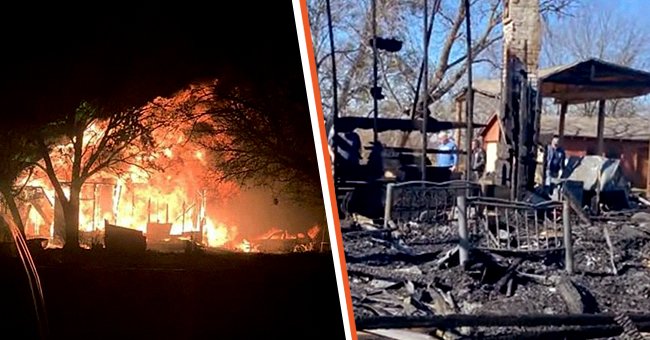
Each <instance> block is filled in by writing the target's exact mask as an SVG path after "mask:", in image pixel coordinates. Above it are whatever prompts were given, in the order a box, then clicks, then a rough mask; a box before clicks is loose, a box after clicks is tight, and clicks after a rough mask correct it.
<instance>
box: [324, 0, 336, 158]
mask: <svg viewBox="0 0 650 340" xmlns="http://www.w3.org/2000/svg"><path fill="white" fill-rule="evenodd" d="M326 4H327V28H328V30H329V35H330V37H329V38H330V53H331V54H332V105H333V106H334V107H333V110H332V128H333V129H334V136H336V135H337V131H336V125H337V124H336V121H337V120H338V118H339V104H338V102H339V98H338V96H339V95H338V80H337V78H336V50H335V49H334V28H333V25H332V10H331V7H330V0H327V1H326ZM326 133H329V132H327V131H326ZM326 137H327V136H326ZM336 144H337V143H336V138H332V148H333V149H334V154H336V150H337V148H336ZM337 160H338V157H336V156H334V164H333V165H334V169H336V168H337V166H336V163H337Z"/></svg>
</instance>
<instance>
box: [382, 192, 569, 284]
mask: <svg viewBox="0 0 650 340" xmlns="http://www.w3.org/2000/svg"><path fill="white" fill-rule="evenodd" d="M473 188H478V185H477V184H476V183H472V182H469V181H463V180H460V181H449V182H442V183H435V182H427V181H411V182H403V183H396V184H393V183H391V184H388V186H387V191H386V204H385V207H384V227H385V228H388V227H389V222H391V221H393V218H394V211H393V209H394V205H395V202H396V200H397V199H398V198H396V197H399V195H401V194H404V193H405V192H406V193H409V192H413V193H414V194H415V195H414V199H415V200H416V201H417V200H420V202H421V203H422V204H416V205H413V204H412V202H408V203H410V204H406V206H408V207H409V208H410V210H412V211H415V212H419V214H420V216H422V213H425V212H430V211H434V212H435V214H434V216H438V215H439V213H440V212H441V211H443V212H445V213H447V212H449V208H454V209H457V210H458V234H459V245H460V262H461V263H464V262H466V261H467V260H468V254H469V250H470V249H471V248H477V249H484V250H488V251H507V252H511V253H534V252H548V251H558V250H560V251H564V253H565V270H566V271H567V272H568V273H570V274H571V273H573V271H574V263H573V243H572V242H573V240H572V236H571V207H570V204H569V200H568V199H564V200H563V201H562V202H558V201H545V202H540V203H537V204H532V203H526V202H516V201H515V202H513V201H509V200H503V199H498V198H488V197H480V196H472V195H468V194H467V193H468V191H471V190H472V189H473ZM400 189H401V190H404V189H406V191H400ZM452 192H453V195H450V193H452ZM478 192H480V191H478ZM429 193H433V196H427V195H428V194H429ZM441 193H442V201H440V200H439V198H441V196H440V194H441ZM432 202H433V204H430V203H432ZM436 203H442V204H441V206H442V208H441V207H440V205H437V204H436ZM490 210H492V211H490ZM470 211H473V213H474V214H473V216H471V218H470V216H468V212H470ZM486 212H488V213H489V212H493V213H494V215H493V216H494V219H493V220H494V221H495V224H496V228H494V229H495V232H496V235H494V234H493V233H492V230H491V229H490V224H489V222H490V216H489V215H487V214H485V213H486ZM547 214H550V216H551V217H550V218H552V219H550V218H549V217H548V216H547ZM412 216H413V215H412ZM412 216H411V217H412ZM500 218H501V221H500ZM418 220H421V218H418ZM540 221H541V225H540ZM560 221H561V222H560ZM500 222H505V226H506V235H507V236H506V238H507V242H506V244H505V246H503V245H501V242H500V241H499V236H500V235H499V233H500V230H501V229H500V228H499V227H500V225H501V223H500ZM560 223H561V224H560ZM472 224H473V226H472V228H470V225H472ZM511 228H512V229H514V240H515V241H516V243H515V244H514V245H511V242H510V241H511V238H512V236H513V233H511V231H510V229H511ZM560 230H561V234H560ZM481 236H484V239H485V240H486V241H485V246H481V245H480V244H479V243H478V242H477V241H476V240H480V237H481ZM551 239H552V241H553V242H551ZM490 241H492V242H491V243H490ZM522 241H523V242H522Z"/></svg>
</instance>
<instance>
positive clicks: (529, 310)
mask: <svg viewBox="0 0 650 340" xmlns="http://www.w3.org/2000/svg"><path fill="white" fill-rule="evenodd" d="M342 224H343V225H345V224H346V222H345V221H342ZM604 226H607V228H608V229H609V232H610V235H611V240H612V244H613V249H614V262H615V264H616V266H617V270H618V273H617V274H614V273H612V270H611V261H610V256H609V252H608V247H607V244H606V241H605V238H604V235H603V227H604ZM447 228H453V227H447ZM450 235H451V233H450V231H449V230H445V227H440V226H438V227H435V228H433V227H413V228H411V229H410V230H402V231H401V232H400V233H399V234H398V237H397V238H395V235H392V236H390V233H386V232H383V233H382V231H381V230H380V231H354V227H353V228H350V229H348V231H344V232H343V241H344V245H345V253H346V260H347V264H348V272H349V273H350V271H351V270H352V273H351V274H349V279H350V289H351V293H352V300H353V305H354V313H355V318H357V319H360V318H364V317H368V316H377V315H381V316H390V315H395V316H398V315H401V316H425V315H435V314H439V313H441V312H443V311H444V312H447V313H451V314H472V315H480V314H501V315H524V314H567V313H570V311H569V309H568V306H567V303H566V302H565V300H563V298H562V297H561V296H560V293H559V291H558V284H557V282H558V281H557V280H559V279H563V278H567V277H568V278H569V279H570V280H572V282H573V283H574V284H575V285H576V286H578V287H579V289H582V292H583V293H584V292H588V294H586V295H585V300H584V301H585V303H586V305H585V306H586V307H588V308H589V309H590V310H589V311H587V312H588V313H648V312H650V222H642V221H636V222H635V221H632V220H630V219H627V220H619V221H609V222H597V223H596V224H595V225H594V226H591V227H589V226H584V225H581V226H574V229H573V239H574V254H575V264H576V273H575V274H574V275H571V276H566V274H565V272H564V269H563V268H564V264H563V258H564V255H563V253H562V254H559V255H556V256H555V257H554V256H541V257H533V258H527V259H525V260H524V262H523V263H522V264H521V265H519V267H518V271H519V272H522V273H525V274H531V275H534V277H535V278H537V279H527V278H525V277H523V276H520V275H516V276H515V278H514V280H513V286H512V291H511V296H507V294H506V293H507V292H506V291H497V290H495V284H496V283H497V281H498V280H499V279H500V278H501V277H503V275H504V273H505V270H506V268H507V266H508V265H509V264H511V263H512V262H513V260H514V258H509V257H499V256H497V257H496V258H488V259H481V258H478V259H475V260H474V261H473V262H474V264H473V265H472V266H471V267H470V268H469V269H468V270H463V269H462V268H461V267H460V266H458V258H457V256H455V257H452V258H451V260H449V261H446V262H444V263H443V264H442V265H441V266H438V265H437V264H436V261H437V260H438V259H440V258H442V257H443V255H444V254H445V253H446V252H447V251H449V250H451V249H452V248H454V247H455V245H456V244H457V239H454V237H453V236H451V237H450ZM396 244H397V245H398V246H396ZM404 249H408V250H410V251H412V253H413V254H410V255H409V254H406V252H405V251H404ZM479 256H480V254H479ZM495 260H496V263H494V262H492V263H491V261H495ZM353 269H358V270H361V271H363V270H366V271H370V272H371V273H373V271H374V272H378V273H380V275H379V276H375V275H364V274H362V273H360V272H359V271H356V272H355V271H354V270H353ZM382 275H383V276H386V275H388V276H391V277H395V279H389V280H387V279H386V277H383V278H382V277H381V276H382ZM404 275H406V276H408V275H411V277H412V278H414V279H421V280H423V281H426V282H430V283H431V287H432V289H435V290H436V291H438V292H440V293H442V294H448V295H447V296H448V297H450V298H451V300H453V303H452V305H453V304H455V306H451V305H449V306H447V305H446V304H444V303H443V304H444V305H445V306H442V307H441V306H440V305H439V304H436V302H435V301H431V298H430V296H429V295H428V292H430V290H428V289H427V288H425V287H423V286H422V285H419V284H417V282H415V281H413V282H409V280H408V279H407V280H404V279H399V278H400V277H403V276H404ZM373 276H374V277H373ZM378 277H379V278H378ZM542 278H545V279H547V282H543V280H540V279H542ZM412 283H415V284H414V285H411V284H412ZM589 295H590V296H589ZM491 331H498V332H499V333H501V332H504V331H506V330H504V329H500V330H499V329H492V330H491Z"/></svg>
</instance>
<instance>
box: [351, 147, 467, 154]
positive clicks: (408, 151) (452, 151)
mask: <svg viewBox="0 0 650 340" xmlns="http://www.w3.org/2000/svg"><path fill="white" fill-rule="evenodd" d="M363 148H364V149H365V150H372V146H371V145H368V146H364V147H363ZM384 150H385V151H392V152H399V153H417V154H419V153H421V152H422V150H420V149H412V148H400V147H384ZM427 153H436V154H460V155H464V154H466V153H467V152H466V151H465V150H440V149H427Z"/></svg>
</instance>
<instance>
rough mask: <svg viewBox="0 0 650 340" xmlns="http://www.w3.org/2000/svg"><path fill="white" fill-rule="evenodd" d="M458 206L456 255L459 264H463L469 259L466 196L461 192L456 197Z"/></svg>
mask: <svg viewBox="0 0 650 340" xmlns="http://www.w3.org/2000/svg"><path fill="white" fill-rule="evenodd" d="M456 202H457V206H458V238H459V241H458V256H459V259H460V265H461V266H464V265H465V264H466V263H467V261H468V260H469V249H470V244H469V237H468V231H467V197H465V195H463V194H462V193H461V194H460V195H458V196H457V197H456Z"/></svg>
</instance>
